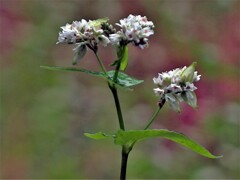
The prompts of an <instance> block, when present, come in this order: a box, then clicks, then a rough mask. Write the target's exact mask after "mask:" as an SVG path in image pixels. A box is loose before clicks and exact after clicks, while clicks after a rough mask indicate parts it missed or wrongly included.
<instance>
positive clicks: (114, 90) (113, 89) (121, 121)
mask: <svg viewBox="0 0 240 180" xmlns="http://www.w3.org/2000/svg"><path fill="white" fill-rule="evenodd" d="M108 86H109V88H110V90H111V92H112V94H113V98H114V102H115V106H116V110H117V115H118V121H119V126H120V129H122V130H125V126H124V121H123V116H122V111H121V106H120V102H119V99H118V93H117V88H116V87H115V86H114V85H111V84H108Z"/></svg>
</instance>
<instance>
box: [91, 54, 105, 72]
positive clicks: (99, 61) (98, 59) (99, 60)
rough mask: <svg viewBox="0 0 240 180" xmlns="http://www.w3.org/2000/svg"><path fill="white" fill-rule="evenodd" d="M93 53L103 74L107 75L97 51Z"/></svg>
mask: <svg viewBox="0 0 240 180" xmlns="http://www.w3.org/2000/svg"><path fill="white" fill-rule="evenodd" d="M94 54H95V56H96V58H97V61H98V63H99V65H100V67H101V69H102V71H103V72H104V74H105V75H106V76H108V75H107V71H106V69H105V67H104V65H103V63H102V61H101V59H100V58H99V56H98V53H97V52H94Z"/></svg>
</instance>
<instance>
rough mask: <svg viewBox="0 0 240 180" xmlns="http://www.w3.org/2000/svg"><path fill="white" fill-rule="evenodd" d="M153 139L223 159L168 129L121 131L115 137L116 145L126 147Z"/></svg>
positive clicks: (209, 156)
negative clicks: (170, 142)
mask: <svg viewBox="0 0 240 180" xmlns="http://www.w3.org/2000/svg"><path fill="white" fill-rule="evenodd" d="M153 137H162V138H165V139H168V140H171V141H174V142H176V143H178V144H181V145H183V146H185V147H187V148H189V149H191V150H192V151H195V152H197V153H199V154H201V155H202V156H205V157H208V158H220V157H221V156H214V155H213V154H211V153H210V152H209V151H208V150H207V149H205V148H204V147H203V146H201V145H199V144H198V143H196V142H195V141H194V140H192V139H190V138H188V137H187V136H185V135H184V134H181V133H177V132H173V131H169V130H166V129H152V130H130V131H122V130H119V131H118V132H117V134H116V137H115V144H118V145H125V144H130V143H134V142H136V141H140V140H144V139H147V138H153Z"/></svg>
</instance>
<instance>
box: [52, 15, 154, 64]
mask: <svg viewBox="0 0 240 180" xmlns="http://www.w3.org/2000/svg"><path fill="white" fill-rule="evenodd" d="M108 20H109V19H108V18H102V19H97V20H93V21H92V20H89V21H86V20H85V19H82V20H81V21H73V22H72V23H71V24H66V25H65V26H62V27H61V29H62V31H61V32H59V36H58V42H57V44H58V43H67V44H76V45H77V47H76V48H74V49H73V51H74V58H73V64H76V63H77V62H78V61H79V60H80V59H82V58H83V57H84V55H85V54H86V52H87V48H90V49H91V50H93V51H94V52H95V53H96V52H97V50H98V45H99V44H101V45H103V46H107V45H108V44H113V45H118V46H126V45H127V44H128V43H133V44H134V45H135V46H138V47H139V48H141V49H144V48H145V47H147V46H148V37H149V36H150V35H152V34H154V32H153V28H154V25H153V22H152V21H148V20H147V18H146V17H145V16H144V17H142V16H140V15H138V16H133V15H129V16H128V17H127V18H125V19H122V20H120V24H118V23H117V25H118V26H120V27H121V30H120V31H118V32H116V30H115V29H114V28H113V27H112V25H110V24H109V23H107V21H108Z"/></svg>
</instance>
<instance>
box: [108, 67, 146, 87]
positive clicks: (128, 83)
mask: <svg viewBox="0 0 240 180" xmlns="http://www.w3.org/2000/svg"><path fill="white" fill-rule="evenodd" d="M107 74H108V76H109V77H110V78H111V79H113V76H114V74H115V71H108V72H107ZM142 82H144V81H143V80H138V79H135V78H133V77H130V76H128V75H127V74H124V73H122V72H119V73H118V78H117V82H116V83H115V84H118V85H119V86H122V87H126V88H129V87H132V86H136V85H138V84H140V83H142Z"/></svg>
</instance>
